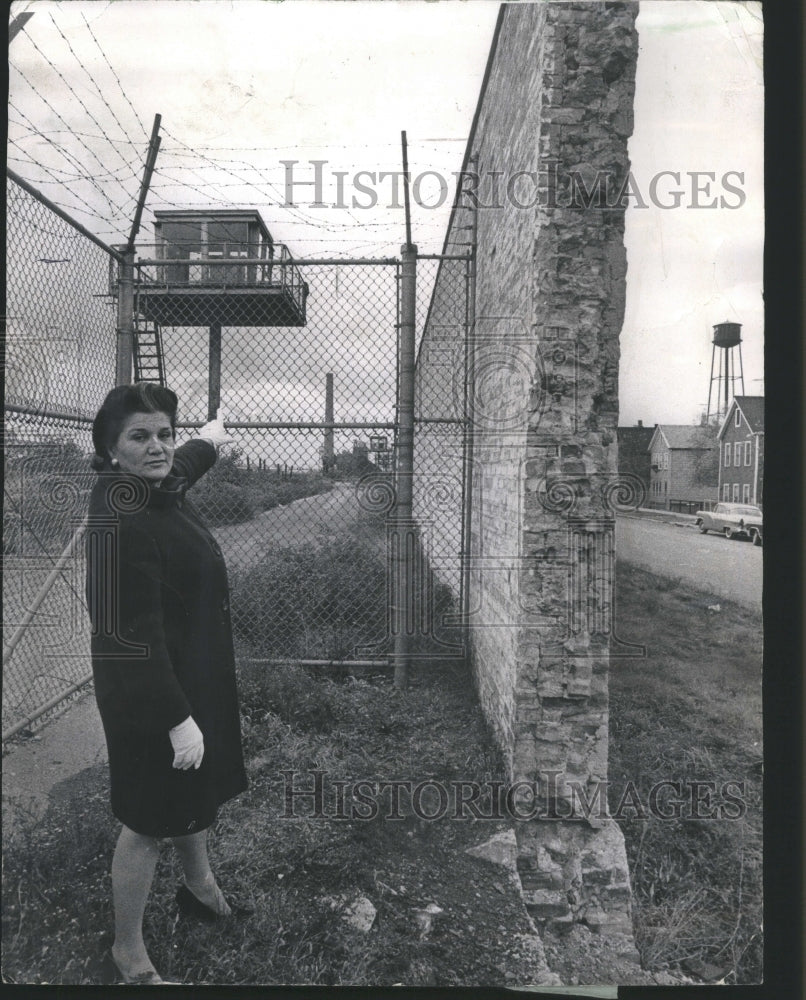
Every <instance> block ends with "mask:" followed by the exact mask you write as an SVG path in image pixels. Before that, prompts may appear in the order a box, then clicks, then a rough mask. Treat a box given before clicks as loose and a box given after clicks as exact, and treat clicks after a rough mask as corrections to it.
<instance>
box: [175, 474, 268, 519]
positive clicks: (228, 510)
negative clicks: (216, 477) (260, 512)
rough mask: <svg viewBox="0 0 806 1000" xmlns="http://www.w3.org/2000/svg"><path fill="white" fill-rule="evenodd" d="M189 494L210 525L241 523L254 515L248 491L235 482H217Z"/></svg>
mask: <svg viewBox="0 0 806 1000" xmlns="http://www.w3.org/2000/svg"><path fill="white" fill-rule="evenodd" d="M190 496H191V499H192V501H193V504H194V505H195V507H196V509H197V510H198V511H199V513H200V514H201V516H202V517H203V518H204V520H205V521H206V522H207V523H208V524H209V525H211V526H212V527H219V526H220V525H223V524H241V523H242V522H243V521H251V519H252V518H253V517H254V516H255V507H254V504H253V503H252V499H251V497H250V496H249V494H248V492H247V491H246V490H245V489H244V488H243V486H236V485H235V483H230V482H226V481H222V482H217V483H214V484H211V485H210V486H209V487H207V488H199V489H195V490H193V492H192V493H191V494H190Z"/></svg>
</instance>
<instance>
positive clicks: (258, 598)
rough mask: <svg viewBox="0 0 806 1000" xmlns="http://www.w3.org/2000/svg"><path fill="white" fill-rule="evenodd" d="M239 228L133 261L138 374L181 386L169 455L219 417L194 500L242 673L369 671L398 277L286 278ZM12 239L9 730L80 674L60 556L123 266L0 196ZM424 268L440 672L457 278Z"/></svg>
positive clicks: (77, 602) (453, 573)
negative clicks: (221, 569) (223, 576)
mask: <svg viewBox="0 0 806 1000" xmlns="http://www.w3.org/2000/svg"><path fill="white" fill-rule="evenodd" d="M219 228H220V227H219ZM240 234H241V231H240V230H239V229H238V227H237V226H235V227H234V228H232V229H231V230H230V231H224V230H222V231H221V232H218V231H216V233H215V239H216V240H217V242H216V243H213V242H211V239H212V232H206V233H205V236H206V238H207V243H206V244H205V245H204V246H199V245H197V244H198V240H195V241H194V240H190V239H186V240H184V241H182V240H180V239H178V238H177V234H176V233H175V232H173V233H171V239H170V241H167V240H163V241H162V243H160V244H158V245H153V246H148V245H141V246H139V247H138V258H137V261H136V267H135V281H134V304H133V316H134V330H133V334H134V336H133V341H134V358H133V362H134V373H135V378H138V377H139V378H142V379H147V380H159V381H164V383H165V384H167V385H168V386H170V387H171V388H172V389H174V391H176V393H177V395H178V396H179V400H180V414H179V427H178V443H180V444H181V442H182V441H184V440H187V439H188V438H189V437H191V436H192V435H193V434H194V432H195V430H196V429H197V428H198V427H199V426H200V425H201V424H203V423H205V422H206V421H207V420H208V419H210V418H211V417H212V416H213V415H214V414H215V413H216V412H217V411H220V413H221V415H222V416H223V417H224V419H225V421H226V424H227V428H228V430H229V433H230V434H231V436H232V437H233V439H234V443H233V444H232V445H230V446H225V447H224V448H223V449H222V452H221V455H220V457H219V461H218V462H217V464H216V466H215V467H214V469H213V470H211V472H209V473H208V474H207V475H206V476H205V477H204V478H203V479H202V480H201V481H200V482H199V483H198V484H197V485H196V486H195V487H194V488H193V489H192V491H191V493H190V500H191V502H192V503H193V504H194V505H195V507H196V508H197V510H198V511H199V513H200V514H201V516H202V518H203V519H204V520H205V521H206V523H207V524H208V525H209V526H210V527H211V529H212V530H213V532H214V534H215V535H216V537H217V539H218V541H219V543H220V545H221V547H222V550H223V551H224V554H225V557H226V560H227V564H228V567H229V571H230V576H231V588H232V610H233V625H234V633H235V641H236V652H237V654H238V655H239V657H241V658H249V659H257V660H262V661H266V662H267V663H271V662H274V661H278V662H279V661H282V660H296V661H303V662H309V663H321V662H333V661H349V662H356V661H364V662H370V663H381V662H387V661H388V660H389V658H390V657H391V655H392V652H393V638H392V636H391V634H390V621H391V618H390V616H391V615H392V609H391V605H392V601H393V591H394V582H393V580H392V570H391V568H390V566H391V563H392V560H390V549H391V547H392V545H393V544H394V541H393V526H394V517H395V515H394V510H395V502H396V499H397V494H396V489H395V475H396V471H397V470H396V465H397V452H398V426H397V416H398V403H399V399H398V393H399V367H400V355H399V351H400V336H399V331H400V322H401V320H400V288H401V270H400V267H401V265H400V262H399V261H397V260H375V261H366V260H363V261H346V260H338V261H294V260H293V259H292V258H291V255H290V254H289V253H288V251H287V250H286V249H285V248H284V247H281V246H279V245H275V244H271V245H269V244H267V243H266V242H265V241H262V242H260V243H257V242H248V241H238V240H237V239H236V238H235V237H236V236H238V235H240ZM225 237H226V238H225ZM8 244H9V295H8V309H9V317H8V337H7V359H6V360H7V388H8V392H7V397H6V498H5V500H6V502H5V516H4V561H5V576H4V580H5V582H4V588H5V598H6V600H5V608H6V611H5V628H6V636H7V638H8V637H9V636H10V637H11V639H10V646H9V647H7V649H6V656H5V657H4V680H5V699H4V708H3V711H4V715H3V730H4V734H6V735H8V733H9V732H10V731H17V730H19V729H20V728H21V727H23V726H24V725H29V724H31V722H32V720H33V719H34V718H36V717H38V716H39V715H40V714H41V713H42V709H43V707H46V708H47V709H48V711H49V710H50V707H51V706H58V702H59V701H60V700H61V699H62V698H63V697H65V696H69V695H70V694H71V693H72V692H73V691H75V690H76V689H77V688H78V687H79V686H80V685H81V684H82V683H86V680H87V679H88V677H89V673H90V670H89V657H88V652H89V635H88V633H89V628H88V624H87V616H86V611H85V608H84V601H83V577H84V567H83V546H82V545H80V544H75V545H74V546H73V547H72V548H71V547H70V545H69V543H70V541H71V539H72V538H73V537H74V533H75V532H76V529H77V528H78V527H79V526H80V523H81V519H82V517H83V515H84V511H85V508H86V498H87V495H88V493H89V490H90V489H91V486H92V482H93V478H94V474H93V473H92V472H91V471H90V468H89V456H90V455H91V453H92V446H91V439H90V426H91V421H92V417H93V415H94V413H95V411H96V409H97V407H98V406H99V405H100V403H101V401H102V399H103V397H104V396H105V394H106V392H107V391H108V390H109V388H111V386H112V385H113V384H114V380H115V352H116V336H115V326H116V305H117V302H116V296H117V294H118V289H119V280H118V279H119V268H118V263H119V260H120V258H119V257H117V256H116V255H115V252H114V251H111V250H109V251H104V249H103V248H102V247H101V246H98V245H96V243H94V242H93V241H92V240H91V239H88V238H87V235H86V234H84V233H83V232H81V231H80V228H75V227H73V226H71V225H70V223H69V222H68V221H66V220H65V219H64V218H62V217H60V215H58V214H56V211H55V210H51V208H50V207H49V206H48V205H47V204H44V203H43V201H40V200H39V199H38V198H37V197H35V196H34V195H32V194H31V193H29V192H28V191H27V190H24V189H23V188H20V187H18V186H17V185H15V184H14V183H12V184H11V185H10V196H9V231H8ZM418 268H419V273H418V295H417V302H416V310H415V313H416V334H417V338H418V340H419V355H420V356H419V361H418V365H417V368H416V374H415V391H416V404H415V427H416V442H415V451H416V453H417V454H418V455H419V458H418V461H417V470H418V471H417V475H416V476H415V481H414V485H413V493H414V512H413V513H414V517H415V520H416V521H417V522H418V523H419V525H420V527H419V529H418V531H419V539H420V541H421V542H422V547H421V551H419V552H418V553H417V554H416V557H413V558H412V580H413V581H414V584H415V589H416V597H415V598H414V599H415V600H416V601H418V602H419V604H420V605H421V606H423V607H426V610H427V614H424V617H423V625H422V627H421V629H420V632H421V635H420V636H419V638H418V643H419V645H418V646H417V648H418V649H421V650H422V649H426V648H429V649H430V650H431V654H442V655H444V654H446V653H448V654H452V655H457V651H460V646H459V645H457V643H456V642H455V641H453V642H452V643H451V642H450V641H448V640H446V639H445V635H449V633H450V630H448V632H447V633H445V634H444V635H442V636H440V634H439V629H440V624H439V623H440V622H441V621H442V618H443V616H444V615H446V614H448V613H450V612H451V611H455V610H457V609H458V607H459V605H460V602H461V596H462V572H461V554H462V547H463V530H464V529H463V510H464V485H463V483H464V478H463V477H464V475H465V466H464V463H465V457H464V455H465V432H466V427H465V423H464V392H465V387H464V370H465V361H466V359H465V357H464V354H463V351H464V344H465V341H466V331H467V294H468V284H467V282H468V272H467V261H466V260H458V259H446V260H439V259H436V258H427V259H423V260H420V261H419V262H418ZM438 271H439V277H440V282H439V287H440V294H439V297H438V299H436V298H435V299H434V301H432V291H433V289H434V287H435V282H436V278H437V274H438ZM426 329H427V330H428V331H429V332H428V334H427V336H426V335H425V334H424V331H425V330H426ZM435 352H437V354H439V358H437V357H436V354H435ZM440 352H441V353H440ZM432 571H433V572H432ZM434 615H436V617H434ZM435 623H436V625H435ZM434 639H436V644H434V641H433V640H434ZM429 642H430V643H431V645H430V646H429ZM9 654H10V655H9Z"/></svg>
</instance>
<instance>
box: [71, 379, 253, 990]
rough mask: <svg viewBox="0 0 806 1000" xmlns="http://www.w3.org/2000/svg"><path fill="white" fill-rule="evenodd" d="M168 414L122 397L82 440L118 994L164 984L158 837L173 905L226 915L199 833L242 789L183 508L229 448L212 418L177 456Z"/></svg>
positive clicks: (211, 572) (200, 555) (144, 394)
mask: <svg viewBox="0 0 806 1000" xmlns="http://www.w3.org/2000/svg"><path fill="white" fill-rule="evenodd" d="M176 411H177V397H176V395H175V393H173V392H172V391H171V390H170V389H165V388H163V387H161V386H158V385H152V384H149V383H139V384H136V385H131V386H119V387H118V388H116V389H113V390H112V391H111V392H110V393H109V395H108V396H107V397H106V399H105V400H104V403H103V405H102V406H101V408H100V410H99V411H98V414H97V415H96V417H95V421H94V423H93V428H92V439H93V445H94V447H95V452H96V456H95V467H96V469H97V470H98V472H99V475H98V481H97V483H96V485H95V487H94V489H93V491H92V495H91V498H90V510H89V525H88V531H87V598H88V606H89V609H90V618H91V621H92V640H91V643H92V645H91V648H92V666H93V676H94V681H95V696H96V699H97V702H98V708H99V710H100V713H101V719H102V721H103V726H104V732H105V734H106V742H107V747H108V751H109V772H110V781H111V797H112V811H113V813H114V815H115V816H116V817H117V818H118V819H119V820H120V821H121V823H122V824H123V829H122V830H121V833H120V837H119V839H118V842H117V847H116V848H115V854H114V858H113V861H112V894H113V901H114V908H115V942H114V944H113V946H112V960H113V962H114V964H115V966H116V968H117V971H118V972H119V974H120V977H121V978H122V979H123V981H124V982H125V983H142V984H158V983H160V982H162V980H161V979H160V977H159V975H158V973H157V972H156V970H155V968H154V966H153V964H152V963H151V960H150V959H149V957H148V953H147V951H146V947H145V943H144V941H143V913H144V910H145V905H146V900H147V898H148V894H149V891H150V888H151V882H152V879H153V876H154V869H155V866H156V862H157V857H158V839H159V838H161V837H170V838H171V840H172V841H173V844H174V846H175V847H176V849H177V851H178V852H179V857H180V859H181V862H182V866H183V870H184V876H185V884H184V885H183V886H181V887H180V889H179V892H178V894H177V901H178V902H179V904H180V906H181V907H182V908H184V909H191V910H193V911H194V912H196V913H197V914H198V915H200V916H206V917H208V918H210V919H215V918H216V917H218V916H226V915H227V914H228V913H229V912H230V908H229V906H228V904H227V902H226V900H225V898H224V896H223V894H222V892H221V890H220V889H219V887H218V885H217V883H216V880H215V877H214V875H213V873H212V871H211V870H210V862H209V859H208V856H207V830H208V828H209V827H210V825H211V824H212V823H213V821H214V820H215V817H216V811H217V809H218V807H219V806H220V805H221V804H222V803H223V802H225V801H227V800H228V799H230V798H232V797H233V796H235V795H237V794H238V793H239V792H241V791H243V790H244V789H245V788H246V774H245V771H244V765H243V754H242V751H241V735H240V717H239V712H238V697H237V692H236V687H235V661H234V655H233V648H232V632H231V626H230V613H229V592H228V586H227V574H226V568H225V566H224V559H223V557H222V554H221V549H220V548H219V547H218V544H217V543H216V541H215V539H214V538H213V536H212V535H211V534H210V532H209V531H208V530H207V529H206V528H205V527H204V525H203V524H202V523H201V521H200V520H199V518H198V516H197V514H196V513H195V512H194V510H193V508H192V506H191V504H190V503H189V502H188V501H187V500H186V498H185V492H186V490H187V489H188V488H189V487H190V486H192V485H193V483H194V482H196V480H197V479H199V477H200V476H202V475H203V474H204V473H205V472H206V471H207V470H208V469H209V468H210V467H211V466H212V465H213V464H214V463H215V461H216V453H217V445H218V444H220V443H223V442H224V441H228V440H230V439H229V438H228V437H227V436H226V431H225V430H224V427H223V424H222V423H220V421H218V420H215V421H212V422H211V423H209V424H207V425H206V426H205V427H203V428H202V430H201V431H200V435H199V439H196V440H193V441H190V442H188V443H187V444H184V445H182V446H181V447H179V448H176V449H175V441H174V437H175V427H176Z"/></svg>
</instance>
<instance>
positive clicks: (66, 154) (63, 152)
mask: <svg viewBox="0 0 806 1000" xmlns="http://www.w3.org/2000/svg"><path fill="white" fill-rule="evenodd" d="M9 107H11V108H13V110H14V111H15V112H16V113H17V114H18V115H21V116H22V117H23V118H24V119H25V121H26V122H28V124H29V125H30V126H31V127H32V128H33V129H34V131H36V127H35V126H34V124H33V122H32V121H31V120H30V118H28V116H27V115H26V114H25V112H23V111H21V110H20V109H19V108H18V107H17V106H16V105H15V104H14V103H13V102H12V101H9ZM42 138H43V139H44V140H45V141H46V142H49V143H50V144H51V145H52V146H53V148H54V149H56V150H57V151H58V152H59V153H60V154H61V155H62V156H64V157H65V158H66V159H67V160H68V162H69V161H74V166H76V167H77V168H80V167H81V166H82V165H81V164H80V163H79V162H78V161H75V157H74V156H73V154H72V153H70V152H69V151H67V150H65V149H62V148H61V147H60V146H57V145H56V143H54V142H53V141H52V140H51V139H49V138H48V137H47V136H43V137H42ZM10 141H11V142H12V143H14V144H15V145H17V148H18V149H20V150H21V151H22V152H25V153H26V155H29V154H27V150H23V149H22V147H21V146H19V145H18V143H17V142H16V141H15V140H13V139H12V140H10ZM29 163H33V164H34V165H35V166H37V167H39V169H40V170H44V171H45V173H47V174H49V175H50V176H51V177H52V176H53V173H52V172H51V168H50V167H49V166H48V165H46V164H44V163H42V162H41V161H40V160H37V159H35V158H33V157H30V155H29ZM89 180H90V183H91V184H92V186H93V187H94V188H95V189H96V190H97V191H98V192H99V194H100V195H101V196H102V197H103V199H104V201H106V203H107V205H108V206H109V211H110V215H111V216H112V218H115V217H116V216H118V215H119V213H118V210H117V209H116V208H115V207H114V205H113V204H112V202H111V201H110V199H109V197H108V195H107V194H106V192H105V191H104V190H103V188H102V187H101V186H100V185H99V184H98V183H97V182H96V181H95V179H94V178H92V177H90V178H89ZM71 194H72V195H73V196H74V197H75V198H77V199H78V200H79V201H81V202H83V204H84V205H86V206H87V208H88V209H89V211H90V214H91V216H92V218H94V219H95V220H96V221H98V222H103V223H108V222H109V219H105V218H103V217H102V216H100V215H99V214H98V210H97V209H96V208H95V207H93V206H92V205H90V203H89V202H88V201H86V200H85V199H84V198H82V197H81V195H79V194H78V193H77V192H75V191H72V192H71Z"/></svg>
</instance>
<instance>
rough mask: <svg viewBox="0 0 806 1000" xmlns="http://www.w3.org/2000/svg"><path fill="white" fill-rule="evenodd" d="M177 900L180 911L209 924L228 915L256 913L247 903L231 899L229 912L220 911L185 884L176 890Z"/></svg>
mask: <svg viewBox="0 0 806 1000" xmlns="http://www.w3.org/2000/svg"><path fill="white" fill-rule="evenodd" d="M176 902H177V905H178V906H179V909H180V911H181V912H182V913H184V914H185V916H187V917H197V918H198V919H199V920H203V921H205V923H208V924H212V923H214V922H215V921H216V920H223V919H224V917H226V916H233V917H246V916H249V915H250V914H251V913H254V909H253V907H250V906H248V905H247V904H245V903H240V902H232V901H230V900H227V905H228V906H229V908H230V912H229V914H225V913H219V912H218V910H214V909H213V908H212V906H208V905H207V903H203V902H202V901H201V900H200V899H199V898H198V896H196V895H194V894H193V893H192V892H191V891H190V889H188V887H187V886H186V885H184V884H182V885H180V886H179V888H178V889H177V890H176Z"/></svg>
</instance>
